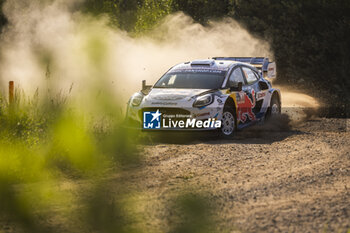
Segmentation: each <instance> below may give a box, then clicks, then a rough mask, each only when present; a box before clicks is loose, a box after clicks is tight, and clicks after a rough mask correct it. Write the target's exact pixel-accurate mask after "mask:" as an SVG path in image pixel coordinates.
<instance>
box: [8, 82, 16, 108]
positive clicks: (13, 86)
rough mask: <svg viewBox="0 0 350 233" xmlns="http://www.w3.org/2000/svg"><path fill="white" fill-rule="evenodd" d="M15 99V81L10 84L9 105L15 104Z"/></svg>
mask: <svg viewBox="0 0 350 233" xmlns="http://www.w3.org/2000/svg"><path fill="white" fill-rule="evenodd" d="M14 99H15V83H14V82H13V81H10V82H9V103H10V104H13V101H14Z"/></svg>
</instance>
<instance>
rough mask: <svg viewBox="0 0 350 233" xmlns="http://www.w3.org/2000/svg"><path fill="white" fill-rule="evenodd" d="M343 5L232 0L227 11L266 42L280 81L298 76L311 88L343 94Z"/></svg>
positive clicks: (349, 22)
mask: <svg viewBox="0 0 350 233" xmlns="http://www.w3.org/2000/svg"><path fill="white" fill-rule="evenodd" d="M253 6H254V7H253ZM349 10H350V3H349V1H342V0H340V1H323V0H311V1H272V0H264V1H256V0H248V1H243V0H236V1H235V4H234V8H233V10H232V12H231V15H232V16H233V17H235V18H237V19H238V20H239V21H241V22H242V23H244V24H245V25H246V26H247V27H248V29H249V31H251V32H253V33H255V34H256V35H258V36H260V37H262V38H264V39H268V40H269V41H270V42H271V43H270V44H271V47H272V50H273V52H274V54H275V58H276V61H277V65H278V70H279V79H280V80H281V81H282V82H288V83H296V82H297V81H298V80H300V79H301V78H303V79H304V80H307V84H306V85H308V86H309V87H311V88H312V87H313V88H323V89H324V90H326V91H328V92H329V93H331V92H334V91H335V92H338V93H340V95H341V96H343V97H346V96H348V97H349V95H348V87H349V86H350V80H349V78H348V74H347V73H348V72H347V71H346V67H348V66H349V65H350V57H349V55H348V54H349V53H350V45H349V43H348V38H349V37H350V17H349V14H348V12H349ZM331 99H333V98H331ZM333 101H337V100H334V99H333ZM338 101H339V100H338Z"/></svg>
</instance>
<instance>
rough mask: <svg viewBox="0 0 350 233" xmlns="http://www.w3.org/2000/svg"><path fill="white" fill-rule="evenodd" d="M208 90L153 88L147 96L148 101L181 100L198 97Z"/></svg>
mask: <svg viewBox="0 0 350 233" xmlns="http://www.w3.org/2000/svg"><path fill="white" fill-rule="evenodd" d="M207 91H210V89H175V88H154V89H152V90H151V92H150V93H149V94H148V96H147V99H150V100H182V99H186V98H187V99H188V98H192V97H193V96H196V95H200V94H202V93H204V92H207Z"/></svg>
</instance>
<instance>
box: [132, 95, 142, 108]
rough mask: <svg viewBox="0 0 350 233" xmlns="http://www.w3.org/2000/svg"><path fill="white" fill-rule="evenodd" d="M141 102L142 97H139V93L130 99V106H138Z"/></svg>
mask: <svg viewBox="0 0 350 233" xmlns="http://www.w3.org/2000/svg"><path fill="white" fill-rule="evenodd" d="M142 100H143V95H141V94H140V93H136V94H134V95H133V96H132V97H131V105H132V106H134V107H137V106H140V104H141V102H142Z"/></svg>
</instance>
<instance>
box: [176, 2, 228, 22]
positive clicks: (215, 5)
mask: <svg viewBox="0 0 350 233" xmlns="http://www.w3.org/2000/svg"><path fill="white" fill-rule="evenodd" d="M230 9H231V0H221V1H210V0H174V1H173V3H172V10H173V11H183V12H185V13H186V14H188V15H190V16H191V17H192V18H193V19H194V20H196V21H198V22H200V23H203V24H205V23H207V22H208V20H210V19H218V18H222V17H225V16H226V15H227V14H228V13H229V12H230Z"/></svg>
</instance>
